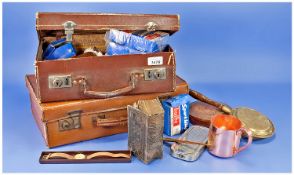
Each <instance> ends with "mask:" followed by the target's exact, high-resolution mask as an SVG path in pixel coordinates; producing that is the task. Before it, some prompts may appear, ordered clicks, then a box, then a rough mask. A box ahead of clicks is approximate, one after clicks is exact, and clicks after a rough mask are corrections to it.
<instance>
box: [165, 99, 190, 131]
mask: <svg viewBox="0 0 294 175" xmlns="http://www.w3.org/2000/svg"><path fill="white" fill-rule="evenodd" d="M162 106H163V109H164V133H165V134H166V135H169V136H173V135H176V134H180V133H182V132H183V131H185V130H186V129H188V127H189V111H190V102H189V95H187V94H183V95H178V96H176V97H172V98H170V99H167V100H164V101H163V102H162Z"/></svg>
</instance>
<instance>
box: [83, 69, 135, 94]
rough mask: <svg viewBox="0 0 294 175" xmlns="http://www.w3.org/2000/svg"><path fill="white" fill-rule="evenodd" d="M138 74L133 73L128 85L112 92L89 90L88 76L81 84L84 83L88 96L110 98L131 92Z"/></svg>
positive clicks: (85, 92)
mask: <svg viewBox="0 0 294 175" xmlns="http://www.w3.org/2000/svg"><path fill="white" fill-rule="evenodd" d="M137 76H138V75H137V74H135V73H131V75H130V82H129V85H128V86H126V87H124V88H120V89H116V90H113V91H110V92H96V91H91V90H88V85H87V80H86V78H82V81H81V84H82V88H83V93H84V94H85V95H86V96H92V97H96V98H109V97H115V96H119V95H122V94H125V93H127V92H130V91H132V90H133V89H135V88H136V82H137V81H136V78H137Z"/></svg>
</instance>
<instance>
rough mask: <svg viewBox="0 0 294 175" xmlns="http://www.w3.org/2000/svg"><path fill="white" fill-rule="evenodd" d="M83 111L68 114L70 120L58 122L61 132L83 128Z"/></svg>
mask: <svg viewBox="0 0 294 175" xmlns="http://www.w3.org/2000/svg"><path fill="white" fill-rule="evenodd" d="M81 113H82V111H81V110H78V111H72V112H69V113H68V116H69V117H68V118H65V119H60V120H58V126H59V131H67V130H72V129H78V128H80V127H81V121H80V120H81V119H80V118H81Z"/></svg>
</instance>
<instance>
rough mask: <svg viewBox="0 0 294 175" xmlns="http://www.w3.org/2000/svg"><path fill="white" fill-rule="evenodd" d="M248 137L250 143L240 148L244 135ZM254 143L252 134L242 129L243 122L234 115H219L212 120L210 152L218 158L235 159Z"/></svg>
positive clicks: (209, 140) (209, 136) (209, 137)
mask: <svg viewBox="0 0 294 175" xmlns="http://www.w3.org/2000/svg"><path fill="white" fill-rule="evenodd" d="M243 133H245V134H247V135H248V142H247V144H245V145H244V146H241V147H239V146H240V139H241V137H242V134H243ZM251 142H252V132H251V131H250V130H248V129H246V128H244V127H242V123H241V121H240V120H239V119H238V118H237V117H235V116H232V115H225V114H218V115H215V116H213V117H212V118H211V123H210V128H209V134H208V145H209V146H208V151H209V152H210V153H211V154H213V155H215V156H218V157H223V158H227V157H233V156H235V155H236V154H238V153H239V152H240V151H242V150H244V149H246V148H247V147H248V146H249V145H250V144H251Z"/></svg>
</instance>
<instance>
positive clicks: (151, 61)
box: [148, 56, 163, 65]
mask: <svg viewBox="0 0 294 175" xmlns="http://www.w3.org/2000/svg"><path fill="white" fill-rule="evenodd" d="M162 64H163V57H162V56H158V57H148V65H162Z"/></svg>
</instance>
